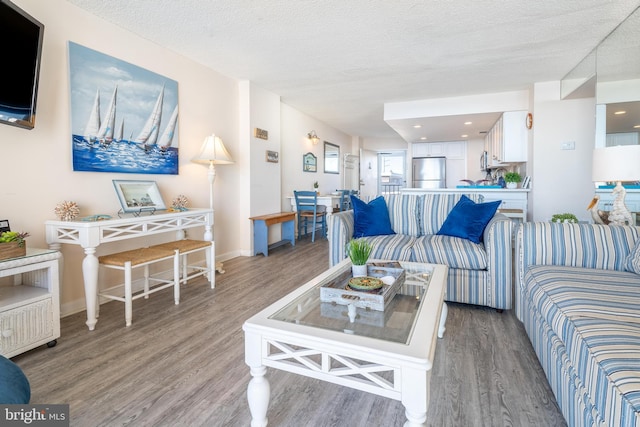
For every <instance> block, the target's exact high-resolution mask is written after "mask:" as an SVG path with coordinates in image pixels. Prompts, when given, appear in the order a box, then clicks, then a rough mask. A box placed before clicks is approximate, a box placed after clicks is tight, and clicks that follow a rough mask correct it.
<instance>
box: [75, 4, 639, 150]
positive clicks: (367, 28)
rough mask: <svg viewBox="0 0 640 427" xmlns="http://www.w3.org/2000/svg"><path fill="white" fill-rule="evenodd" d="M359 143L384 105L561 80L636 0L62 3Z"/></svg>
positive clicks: (384, 132)
mask: <svg viewBox="0 0 640 427" xmlns="http://www.w3.org/2000/svg"><path fill="white" fill-rule="evenodd" d="M68 1H69V2H70V3H72V4H75V5H77V6H79V7H80V8H82V9H85V10H87V11H89V12H90V13H92V14H95V15H97V16H99V17H102V18H103V19H105V20H107V21H110V22H113V23H115V24H116V25H119V26H121V27H123V28H125V29H128V30H130V31H131V32H133V33H136V34H139V35H141V36H142V37H144V38H146V39H149V40H151V41H153V42H155V43H157V44H159V45H161V46H165V47H167V48H168V49H171V50H173V51H176V52H179V53H181V54H183V55H184V56H186V57H189V58H191V59H193V60H195V61H197V62H199V63H202V64H204V65H206V66H209V67H211V68H212V69H214V70H216V71H218V72H220V73H221V74H224V75H227V76H229V77H234V78H238V79H248V80H251V81H252V82H253V83H254V84H256V85H257V86H259V87H261V88H263V89H266V90H269V91H271V92H274V93H276V94H278V95H280V96H281V99H282V101H283V102H285V103H287V104H289V105H291V106H293V107H295V108H297V109H299V110H301V111H303V112H305V113H307V114H309V115H311V116H313V117H315V118H317V119H319V120H321V121H323V122H325V123H327V124H328V125H331V126H333V127H335V128H337V129H340V130H342V131H343V132H346V133H348V134H350V135H359V136H363V137H382V138H384V137H393V136H397V134H396V133H395V131H394V130H393V129H391V128H390V127H389V126H388V125H387V124H386V123H385V121H384V120H383V111H384V103H385V102H399V101H410V100H416V99H428V98H442V97H449V96H460V95H473V94H482V93H490V92H502V91H512V90H522V89H528V88H530V87H531V84H532V83H534V82H541V81H551V80H560V79H561V78H562V77H563V76H564V75H565V74H566V73H568V72H569V71H570V70H571V68H573V67H574V66H575V65H576V64H577V63H578V62H580V60H581V59H582V58H583V57H585V56H586V55H587V54H588V53H589V52H590V51H591V50H592V49H593V48H594V47H595V46H596V45H597V44H598V43H599V42H600V41H601V40H602V39H603V38H604V37H605V36H607V34H609V32H611V31H612V30H613V29H614V28H615V27H616V26H617V25H618V24H619V23H620V22H621V21H623V20H624V19H625V18H626V17H627V16H628V15H629V14H630V13H631V12H632V11H633V10H634V9H635V8H637V7H638V6H639V5H640V0H615V1H613V0H609V1H602V0H561V1H559V0H536V1H531V0H511V1H505V0H474V1H471V0H467V1H461V0H457V1H447V0H392V1H389V0H385V1H379V0H304V1H303V0H269V1H259V0H182V1H176V0H133V1H132V0H108V1H105V0H68Z"/></svg>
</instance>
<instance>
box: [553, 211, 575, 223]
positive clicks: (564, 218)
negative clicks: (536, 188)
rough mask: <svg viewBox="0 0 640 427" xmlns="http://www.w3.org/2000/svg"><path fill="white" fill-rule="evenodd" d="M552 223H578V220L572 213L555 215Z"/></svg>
mask: <svg viewBox="0 0 640 427" xmlns="http://www.w3.org/2000/svg"><path fill="white" fill-rule="evenodd" d="M551 222H564V223H577V222H578V218H577V217H576V216H575V215H574V214H571V213H562V214H555V215H553V216H552V217H551Z"/></svg>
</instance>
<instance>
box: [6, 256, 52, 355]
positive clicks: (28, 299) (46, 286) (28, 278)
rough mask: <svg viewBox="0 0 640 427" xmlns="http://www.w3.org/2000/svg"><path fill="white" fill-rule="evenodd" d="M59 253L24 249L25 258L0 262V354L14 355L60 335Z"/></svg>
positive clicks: (48, 341) (46, 342) (49, 341)
mask: <svg viewBox="0 0 640 427" xmlns="http://www.w3.org/2000/svg"><path fill="white" fill-rule="evenodd" d="M59 258H60V252H58V251H55V250H50V249H27V254H26V256H24V257H18V258H11V259H7V260H2V261H0V277H13V283H14V284H13V285H8V286H0V354H2V355H3V356H5V357H13V356H15V355H17V354H20V353H23V352H25V351H27V350H31V349H33V348H35V347H38V346H40V345H43V344H49V345H55V342H56V340H57V339H58V338H59V337H60V295H59V277H58V274H59V266H58V262H59V261H58V260H59Z"/></svg>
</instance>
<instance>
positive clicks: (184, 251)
mask: <svg viewBox="0 0 640 427" xmlns="http://www.w3.org/2000/svg"><path fill="white" fill-rule="evenodd" d="M151 248H155V249H160V250H170V251H178V254H179V256H180V265H181V269H180V270H181V272H182V274H181V278H180V283H187V281H189V280H191V279H193V278H196V277H199V276H204V275H205V274H206V275H209V283H210V284H211V289H214V288H215V285H216V281H215V259H214V257H215V250H214V242H209V241H206V240H191V239H183V240H176V241H173V242H167V243H161V244H159V245H154V246H151ZM198 251H205V258H206V265H205V266H204V267H203V266H201V265H195V264H191V265H190V264H189V262H188V256H189V255H190V254H192V253H195V252H198Z"/></svg>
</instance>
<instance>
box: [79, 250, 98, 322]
mask: <svg viewBox="0 0 640 427" xmlns="http://www.w3.org/2000/svg"><path fill="white" fill-rule="evenodd" d="M84 253H85V257H84V260H82V275H83V276H84V298H85V302H86V305H87V322H86V324H87V326H88V327H89V330H90V331H93V330H94V329H95V327H96V323H98V318H97V312H98V310H97V303H98V258H97V257H96V255H95V253H96V248H84Z"/></svg>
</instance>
